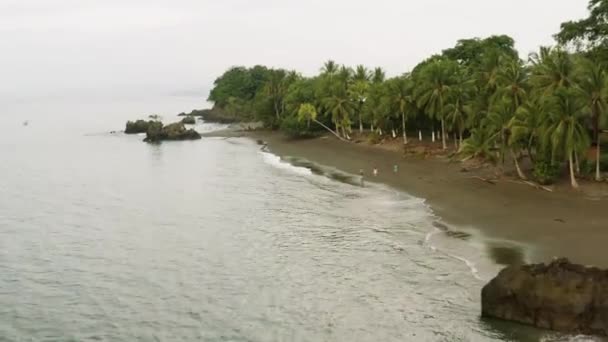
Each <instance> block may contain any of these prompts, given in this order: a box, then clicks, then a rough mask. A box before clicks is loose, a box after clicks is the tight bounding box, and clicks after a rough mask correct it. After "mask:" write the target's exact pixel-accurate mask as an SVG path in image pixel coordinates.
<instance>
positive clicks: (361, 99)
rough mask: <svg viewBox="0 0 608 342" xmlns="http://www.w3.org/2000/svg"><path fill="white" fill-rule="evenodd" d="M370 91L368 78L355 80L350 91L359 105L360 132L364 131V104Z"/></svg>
mask: <svg viewBox="0 0 608 342" xmlns="http://www.w3.org/2000/svg"><path fill="white" fill-rule="evenodd" d="M368 92H369V83H368V81H366V80H355V82H353V83H352V84H351V86H350V89H349V93H350V96H351V98H352V100H353V102H354V103H356V105H357V108H356V109H357V115H358V116H359V133H363V119H362V114H363V105H364V104H365V100H366V99H367V94H368Z"/></svg>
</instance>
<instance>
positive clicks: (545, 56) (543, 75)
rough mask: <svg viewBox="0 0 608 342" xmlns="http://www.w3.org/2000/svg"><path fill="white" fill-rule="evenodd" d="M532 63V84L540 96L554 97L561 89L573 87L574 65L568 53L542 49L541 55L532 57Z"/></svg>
mask: <svg viewBox="0 0 608 342" xmlns="http://www.w3.org/2000/svg"><path fill="white" fill-rule="evenodd" d="M530 61H531V63H532V75H531V78H530V82H531V83H532V85H533V86H534V87H535V88H536V89H537V91H538V92H540V94H542V95H545V96H546V95H552V94H553V93H554V92H555V91H557V90H558V89H560V88H568V87H570V86H572V84H573V71H574V63H573V61H572V57H571V56H570V55H569V54H568V52H566V51H564V50H562V49H561V48H554V49H551V48H546V47H542V48H541V50H540V53H539V54H532V55H530Z"/></svg>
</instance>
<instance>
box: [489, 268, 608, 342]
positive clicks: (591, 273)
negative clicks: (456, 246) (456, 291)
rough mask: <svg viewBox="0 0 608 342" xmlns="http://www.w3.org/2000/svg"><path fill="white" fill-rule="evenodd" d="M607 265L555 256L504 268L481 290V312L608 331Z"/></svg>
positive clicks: (595, 331) (545, 324)
mask: <svg viewBox="0 0 608 342" xmlns="http://www.w3.org/2000/svg"><path fill="white" fill-rule="evenodd" d="M606 312H608V270H601V269H599V268H595V267H586V266H582V265H577V264H573V263H571V262H570V261H568V259H556V260H553V261H552V262H551V263H550V264H548V265H547V264H536V265H516V266H509V267H507V268H505V269H503V270H502V271H501V272H500V273H499V274H498V275H497V276H496V277H495V278H494V279H492V280H491V281H490V282H489V283H488V284H487V285H485V286H484V287H483V290H482V291H481V313H482V316H483V317H491V318H498V319H503V320H507V321H513V322H518V323H522V324H527V325H532V326H536V327H539V328H543V329H551V330H557V331H563V332H571V333H583V334H596V335H608V316H606V314H605V313H606Z"/></svg>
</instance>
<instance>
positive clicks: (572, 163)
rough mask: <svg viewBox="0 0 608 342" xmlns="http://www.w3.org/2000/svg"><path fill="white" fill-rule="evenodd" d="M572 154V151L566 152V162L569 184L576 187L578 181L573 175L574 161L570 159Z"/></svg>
mask: <svg viewBox="0 0 608 342" xmlns="http://www.w3.org/2000/svg"><path fill="white" fill-rule="evenodd" d="M572 154H574V152H572V153H570V154H568V164H569V165H570V184H572V187H573V188H574V189H578V182H577V181H576V177H575V176H574V161H573V160H572Z"/></svg>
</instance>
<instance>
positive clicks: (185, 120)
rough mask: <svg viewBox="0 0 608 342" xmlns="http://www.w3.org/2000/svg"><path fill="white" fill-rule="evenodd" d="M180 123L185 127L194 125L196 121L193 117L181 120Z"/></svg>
mask: <svg viewBox="0 0 608 342" xmlns="http://www.w3.org/2000/svg"><path fill="white" fill-rule="evenodd" d="M182 123H185V124H186V125H194V124H195V123H196V119H195V118H194V117H193V116H186V117H185V118H183V119H182Z"/></svg>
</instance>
